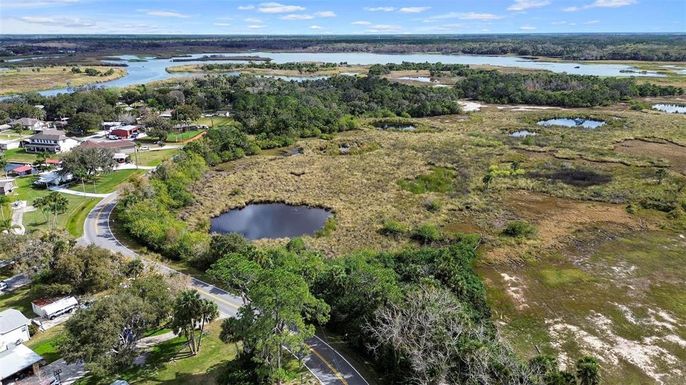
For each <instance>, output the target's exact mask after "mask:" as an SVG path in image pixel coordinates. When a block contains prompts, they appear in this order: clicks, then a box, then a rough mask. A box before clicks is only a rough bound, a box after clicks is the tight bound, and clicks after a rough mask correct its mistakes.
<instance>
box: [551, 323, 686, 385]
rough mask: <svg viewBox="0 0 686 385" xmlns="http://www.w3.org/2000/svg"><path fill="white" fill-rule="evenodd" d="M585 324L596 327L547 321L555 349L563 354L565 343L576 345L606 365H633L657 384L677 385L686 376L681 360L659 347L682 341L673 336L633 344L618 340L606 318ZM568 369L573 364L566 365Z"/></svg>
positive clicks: (649, 338) (646, 338) (653, 337)
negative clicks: (663, 343) (587, 327)
mask: <svg viewBox="0 0 686 385" xmlns="http://www.w3.org/2000/svg"><path fill="white" fill-rule="evenodd" d="M586 321H587V322H588V323H589V324H590V325H593V326H594V328H593V329H592V331H588V330H585V329H583V328H581V327H579V326H576V325H572V324H568V323H564V322H562V320H560V319H557V320H547V321H546V324H547V325H548V331H549V333H550V337H551V341H553V342H552V345H553V347H554V348H556V349H557V350H561V347H562V344H563V342H564V341H575V342H576V343H577V344H578V345H579V348H580V349H581V351H582V352H584V353H586V354H592V355H595V356H597V357H598V358H599V359H600V360H601V361H602V362H604V363H605V364H610V365H611V366H612V365H614V366H616V365H618V364H619V363H620V360H622V361H626V362H629V363H631V364H632V365H634V366H636V367H638V368H639V369H640V370H641V371H642V372H643V373H645V374H646V375H647V376H649V377H651V378H652V379H654V380H655V382H656V383H658V384H677V383H679V382H678V379H680V378H681V377H682V375H683V374H684V370H685V369H684V367H683V363H682V362H681V361H680V360H679V358H678V357H677V356H676V355H674V354H672V353H671V352H670V351H668V350H667V349H665V348H663V347H662V346H659V345H657V343H659V342H661V341H663V340H666V341H670V342H674V341H679V342H680V341H681V338H680V337H678V336H674V335H669V336H650V337H645V338H642V339H641V340H640V341H634V340H630V339H626V338H624V337H621V336H618V335H617V334H615V333H614V332H613V328H612V326H613V325H612V321H611V320H610V319H609V318H607V317H605V316H604V315H602V314H600V313H597V312H592V313H591V315H589V316H588V317H587V318H586ZM562 364H563V365H564V366H565V367H569V366H570V365H572V364H573V363H572V362H569V361H567V362H563V363H562Z"/></svg>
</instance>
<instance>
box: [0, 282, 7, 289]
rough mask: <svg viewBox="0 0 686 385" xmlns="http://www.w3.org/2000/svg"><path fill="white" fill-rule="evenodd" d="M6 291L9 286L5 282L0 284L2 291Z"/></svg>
mask: <svg viewBox="0 0 686 385" xmlns="http://www.w3.org/2000/svg"><path fill="white" fill-rule="evenodd" d="M5 289H7V284H6V283H5V282H4V281H2V282H0V291H5Z"/></svg>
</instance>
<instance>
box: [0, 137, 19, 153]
mask: <svg viewBox="0 0 686 385" xmlns="http://www.w3.org/2000/svg"><path fill="white" fill-rule="evenodd" d="M20 144H21V141H20V140H17V139H10V140H0V150H2V151H7V150H13V149H15V148H19V145H20Z"/></svg>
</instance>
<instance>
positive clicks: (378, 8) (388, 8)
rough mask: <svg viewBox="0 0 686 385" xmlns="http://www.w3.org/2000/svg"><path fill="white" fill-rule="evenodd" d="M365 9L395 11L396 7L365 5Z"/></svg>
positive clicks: (370, 10)
mask: <svg viewBox="0 0 686 385" xmlns="http://www.w3.org/2000/svg"><path fill="white" fill-rule="evenodd" d="M364 10H365V11H369V12H393V11H395V7H364Z"/></svg>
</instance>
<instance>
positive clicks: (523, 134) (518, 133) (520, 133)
mask: <svg viewBox="0 0 686 385" xmlns="http://www.w3.org/2000/svg"><path fill="white" fill-rule="evenodd" d="M536 135H538V134H536V133H535V132H533V131H529V130H519V131H515V132H513V133H511V134H510V136H511V137H513V138H526V137H527V136H536Z"/></svg>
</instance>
